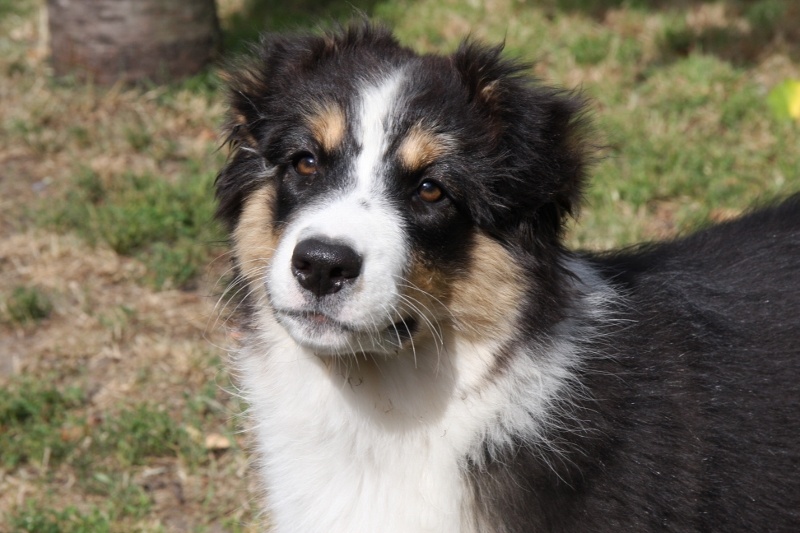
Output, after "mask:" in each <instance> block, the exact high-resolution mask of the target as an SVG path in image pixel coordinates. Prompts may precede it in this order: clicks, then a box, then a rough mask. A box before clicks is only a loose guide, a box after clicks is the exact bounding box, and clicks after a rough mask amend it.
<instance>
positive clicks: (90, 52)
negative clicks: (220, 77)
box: [47, 0, 220, 85]
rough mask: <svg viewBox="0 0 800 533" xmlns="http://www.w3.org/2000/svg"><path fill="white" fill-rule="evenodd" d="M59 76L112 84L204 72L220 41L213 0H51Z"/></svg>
mask: <svg viewBox="0 0 800 533" xmlns="http://www.w3.org/2000/svg"><path fill="white" fill-rule="evenodd" d="M47 10H48V13H47V14H48V26H49V32H50V49H51V53H52V62H53V68H54V70H55V73H56V75H65V74H74V75H76V76H77V77H78V78H80V79H89V80H91V81H94V82H95V83H99V84H103V85H109V84H113V83H116V82H118V81H122V82H137V81H142V80H152V81H155V82H164V81H169V80H173V79H178V78H182V77H185V76H189V75H192V74H195V73H197V72H199V71H200V70H201V69H202V68H203V67H204V66H205V65H206V64H207V63H208V62H209V61H210V60H211V58H212V57H213V55H214V54H215V52H216V48H217V46H218V44H219V42H220V39H219V32H220V30H219V22H218V20H217V13H216V8H215V5H214V0H47Z"/></svg>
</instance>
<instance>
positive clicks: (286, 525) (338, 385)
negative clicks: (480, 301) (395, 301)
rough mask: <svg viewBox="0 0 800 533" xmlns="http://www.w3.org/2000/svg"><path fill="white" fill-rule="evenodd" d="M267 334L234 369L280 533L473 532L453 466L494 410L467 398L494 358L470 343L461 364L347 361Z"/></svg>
mask: <svg viewBox="0 0 800 533" xmlns="http://www.w3.org/2000/svg"><path fill="white" fill-rule="evenodd" d="M269 330H271V331H268V332H267V334H266V335H265V336H268V337H269V338H268V339H259V340H260V341H261V342H256V343H253V344H254V345H255V346H264V345H267V346H270V348H269V350H268V351H267V352H266V353H265V352H259V350H258V349H254V348H247V349H245V350H244V351H243V352H242V353H240V354H239V369H240V371H241V380H242V384H243V385H244V389H245V394H246V397H247V399H248V401H249V402H250V404H251V410H252V412H251V414H252V420H253V423H254V426H255V428H254V430H255V431H256V437H257V447H258V451H259V454H260V458H259V461H260V468H261V471H262V475H263V476H264V481H265V484H266V487H267V489H268V509H269V510H270V521H271V523H273V524H274V526H275V528H276V531H277V532H279V533H284V532H311V531H325V532H332V533H333V532H348V533H358V532H364V533H368V532H374V531H381V532H384V533H392V532H398V533H399V532H403V533H408V532H412V531H413V532H448V533H452V532H459V531H469V530H470V529H471V528H469V527H467V526H466V525H465V524H462V521H463V520H464V519H463V518H462V516H464V515H465V513H464V512H463V511H464V505H465V501H466V500H465V495H466V490H468V488H467V487H466V486H465V484H464V481H463V476H462V473H461V466H463V465H461V464H460V461H463V460H464V458H465V457H466V455H467V453H468V452H469V449H470V446H472V445H474V444H475V442H476V440H477V439H479V437H480V436H481V433H482V432H483V431H485V429H484V428H485V427H486V424H487V419H488V418H491V416H492V414H493V412H496V409H495V407H496V402H491V401H489V402H487V397H486V396H487V395H488V396H491V395H492V394H493V393H492V392H490V391H488V390H485V391H482V392H481V401H480V402H476V398H475V390H474V389H475V387H476V386H477V382H478V381H479V380H481V379H485V375H483V376H481V375H479V374H483V373H484V372H485V370H486V368H487V363H488V362H489V358H490V350H488V349H487V348H486V347H476V346H471V347H470V349H469V352H470V353H471V354H472V356H471V357H470V358H461V362H460V364H459V365H456V364H454V363H453V361H454V360H457V358H453V357H451V355H452V352H462V353H463V352H464V351H465V350H466V347H464V346H457V345H453V346H446V347H439V350H437V349H436V347H434V346H431V347H430V348H429V349H430V351H431V353H424V350H423V351H422V352H420V351H418V353H417V354H416V355H417V361H416V363H415V361H414V360H413V358H400V357H398V358H397V359H390V360H382V361H380V362H379V364H376V362H375V361H371V360H364V359H363V358H361V359H359V360H358V361H356V360H355V359H352V360H349V361H346V362H345V360H343V359H332V358H319V357H317V356H315V355H314V354H313V353H310V352H309V351H307V350H305V349H303V348H300V347H298V346H297V345H296V344H295V343H294V342H293V341H292V340H291V339H290V338H288V336H286V335H285V334H284V333H283V331H282V330H281V329H280V328H279V327H277V326H276V327H274V328H269ZM262 333H263V330H262ZM265 342H266V344H265ZM480 370H483V372H481V371H480Z"/></svg>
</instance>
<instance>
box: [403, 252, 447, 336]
mask: <svg viewBox="0 0 800 533" xmlns="http://www.w3.org/2000/svg"><path fill="white" fill-rule="evenodd" d="M402 294H403V296H404V297H405V298H407V301H406V303H405V305H404V307H405V308H406V309H407V310H408V311H411V313H412V314H414V315H419V314H420V313H423V314H424V315H425V317H426V318H427V319H428V320H430V321H431V323H432V324H435V325H436V327H438V326H441V325H442V324H443V323H445V322H447V319H448V318H449V316H450V312H449V310H448V309H447V301H448V300H449V299H450V285H449V283H448V280H447V277H446V276H445V275H444V274H443V273H442V272H441V271H440V270H439V269H437V268H435V267H434V266H433V265H429V264H426V263H425V262H424V261H422V260H421V259H420V257H418V256H414V257H412V258H411V268H410V271H409V272H408V274H407V276H406V279H405V286H404V287H402ZM420 326H421V327H420V333H430V334H432V335H433V332H430V331H428V328H429V327H430V326H429V325H428V323H427V322H426V321H425V320H424V319H423V320H422V322H421V323H420ZM437 334H438V332H437Z"/></svg>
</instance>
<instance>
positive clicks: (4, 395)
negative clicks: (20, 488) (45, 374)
mask: <svg viewBox="0 0 800 533" xmlns="http://www.w3.org/2000/svg"><path fill="white" fill-rule="evenodd" d="M218 392H219V391H218V390H217V389H216V388H210V386H209V387H207V388H205V389H203V390H201V392H200V393H199V394H197V395H188V396H187V397H186V398H185V399H184V407H183V409H182V412H179V413H174V412H167V411H166V410H164V409H162V408H159V407H157V406H154V405H152V404H150V403H148V402H134V403H132V404H131V405H129V406H126V407H123V408H121V409H120V410H119V411H117V412H114V413H105V414H102V415H99V416H98V414H97V413H94V414H92V410H91V405H90V402H89V400H88V398H87V395H86V394H85V392H84V391H83V390H81V389H80V388H77V387H69V388H66V389H61V388H59V387H56V386H54V385H49V384H47V383H46V382H44V381H42V380H35V379H32V378H30V377H22V378H19V379H17V380H14V381H12V382H11V384H10V385H9V386H7V387H4V388H2V389H0V471H5V472H10V473H13V472H14V471H15V470H17V469H19V468H20V467H23V466H26V465H27V466H32V467H34V468H36V469H38V470H39V471H40V472H41V475H43V476H44V478H45V479H49V478H54V477H57V472H61V471H62V469H63V468H64V467H67V468H70V469H72V470H73V471H74V472H75V473H76V474H77V476H78V481H77V483H76V484H75V487H74V488H73V489H72V490H73V492H76V491H77V493H78V494H83V495H84V498H88V500H87V501H91V502H93V503H92V504H91V505H81V506H80V507H76V506H66V507H64V508H62V509H54V508H53V505H54V503H53V501H52V497H51V496H47V495H45V496H44V497H40V498H38V499H28V500H27V502H26V504H25V505H24V506H21V507H19V508H17V509H16V510H15V512H14V513H13V514H12V516H11V517H10V521H9V524H10V527H11V528H12V529H11V530H12V531H20V532H22V531H26V532H31V533H34V532H35V533H41V532H47V531H67V532H73V531H74V532H83V531H86V532H89V531H91V532H95V531H115V532H122V531H130V530H131V529H128V528H129V527H130V524H133V523H138V522H140V521H142V520H145V519H146V518H147V516H148V514H149V512H150V511H151V508H152V504H153V502H152V497H151V496H150V495H149V494H148V493H147V491H146V490H145V487H143V486H142V485H141V484H139V483H135V482H134V481H133V479H132V474H133V473H135V472H137V471H139V470H140V468H141V467H143V466H145V465H148V464H152V463H153V462H154V461H155V460H158V459H159V458H174V459H177V460H179V461H180V462H181V463H182V464H183V465H185V468H188V469H190V470H196V469H199V468H202V467H203V466H204V465H206V464H207V463H208V460H209V458H208V455H207V452H206V451H205V448H204V445H203V443H202V442H200V441H198V439H196V438H193V437H192V436H191V435H190V433H189V432H188V431H187V429H186V426H185V424H184V423H181V422H180V421H179V420H180V419H182V418H183V419H185V420H187V421H190V422H191V423H192V424H194V425H196V426H197V427H200V428H202V427H205V426H208V424H209V422H213V421H215V420H217V419H218V418H219V417H220V414H221V413H220V409H221V408H220V406H219V404H218V402H216V401H215V400H213V397H214V395H215V394H216V393H218ZM222 410H224V409H222ZM125 524H128V525H127V526H126V525H125ZM134 529H136V528H134Z"/></svg>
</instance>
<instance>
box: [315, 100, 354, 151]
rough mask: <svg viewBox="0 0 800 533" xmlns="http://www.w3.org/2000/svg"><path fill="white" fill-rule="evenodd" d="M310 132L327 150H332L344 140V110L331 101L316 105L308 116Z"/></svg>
mask: <svg viewBox="0 0 800 533" xmlns="http://www.w3.org/2000/svg"><path fill="white" fill-rule="evenodd" d="M309 125H310V126H311V133H312V135H314V138H315V139H316V140H317V142H319V144H320V145H321V146H322V148H323V149H324V150H325V151H327V152H332V151H334V150H336V148H338V147H339V145H340V144H342V142H343V141H344V134H345V131H346V129H347V128H346V122H345V116H344V111H343V110H342V108H341V107H339V106H338V105H336V104H333V103H327V104H322V105H320V106H319V107H317V108H316V109H315V110H314V112H313V113H312V114H311V117H310V118H309Z"/></svg>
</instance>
